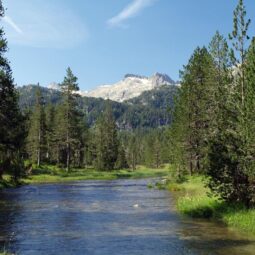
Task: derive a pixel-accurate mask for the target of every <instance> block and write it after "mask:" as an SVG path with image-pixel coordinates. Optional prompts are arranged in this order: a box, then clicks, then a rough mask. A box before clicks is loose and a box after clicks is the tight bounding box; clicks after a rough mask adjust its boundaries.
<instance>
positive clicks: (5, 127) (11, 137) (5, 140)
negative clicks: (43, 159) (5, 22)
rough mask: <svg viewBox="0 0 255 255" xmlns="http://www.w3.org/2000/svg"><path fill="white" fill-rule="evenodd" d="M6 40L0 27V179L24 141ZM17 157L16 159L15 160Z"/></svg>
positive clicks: (18, 155) (21, 118)
mask: <svg viewBox="0 0 255 255" xmlns="http://www.w3.org/2000/svg"><path fill="white" fill-rule="evenodd" d="M3 17H4V7H3V5H2V1H0V18H3ZM7 50H8V48H7V40H6V39H5V38H4V30H3V28H2V27H1V28H0V123H1V125H0V179H1V178H2V174H3V172H4V171H5V170H9V169H10V168H11V167H12V166H13V167H15V165H16V162H19V161H20V160H19V158H20V153H21V147H22V145H23V142H24V138H25V133H24V118H23V116H22V115H21V113H20V110H19V107H18V94H17V91H16V89H15V86H14V81H13V78H12V71H11V67H10V64H9V61H8V60H7V58H6V57H5V53H6V52H7ZM15 159H17V160H15ZM15 173H16V174H15V177H16V176H17V171H15Z"/></svg>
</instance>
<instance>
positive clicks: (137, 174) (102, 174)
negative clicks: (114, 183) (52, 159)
mask: <svg viewBox="0 0 255 255" xmlns="http://www.w3.org/2000/svg"><path fill="white" fill-rule="evenodd" d="M168 174H169V169H168V167H167V166H166V167H164V168H161V169H151V168H146V167H143V166H139V167H138V168H137V169H136V170H134V171H133V170H129V169H123V170H112V171H99V170H95V169H91V168H90V169H71V170H70V171H69V172H68V173H67V172H66V171H65V170H64V169H61V168H58V167H56V166H50V165H45V166H41V167H40V168H36V169H34V170H33V171H32V174H31V175H29V176H27V177H26V178H23V179H21V181H22V183H24V184H37V183H58V182H70V181H84V180H115V179H121V178H126V179H139V178H153V177H162V176H167V175H168Z"/></svg>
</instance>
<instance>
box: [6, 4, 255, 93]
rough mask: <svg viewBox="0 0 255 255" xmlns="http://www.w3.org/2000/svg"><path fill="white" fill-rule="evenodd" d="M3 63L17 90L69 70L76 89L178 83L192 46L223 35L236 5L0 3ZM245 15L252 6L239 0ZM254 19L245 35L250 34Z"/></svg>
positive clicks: (57, 78) (254, 7)
mask: <svg viewBox="0 0 255 255" xmlns="http://www.w3.org/2000/svg"><path fill="white" fill-rule="evenodd" d="M3 4H4V6H5V8H7V10H6V17H5V18H4V20H2V25H3V26H4V28H5V31H6V36H7V39H8V41H9V48H10V50H9V52H8V58H9V60H10V61H11V66H12V69H13V76H14V79H15V82H16V83H17V84H18V85H24V84H31V83H37V82H40V84H41V85H43V86H46V85H47V84H49V83H51V82H61V81H62V80H63V77H64V75H65V70H66V68H67V67H68V66H70V67H71V68H72V70H73V72H74V74H75V75H76V76H77V77H78V78H79V85H80V88H81V89H82V90H91V89H93V88H95V87H96V86H98V85H101V84H110V83H114V82H117V81H119V80H120V79H122V78H123V76H124V75H125V74H126V73H134V74H140V75H147V76H150V75H152V74H153V73H155V72H162V73H167V74H168V75H169V76H171V77H172V78H173V79H175V80H177V79H179V70H180V69H181V68H182V66H183V65H185V64H186V63H187V61H188V59H189V57H190V55H191V54H192V52H193V50H194V49H195V47H197V46H203V45H207V44H208V42H209V41H210V40H211V37H212V36H213V34H214V33H215V31H216V30H219V31H220V32H221V33H223V34H224V35H226V36H227V34H228V33H229V32H230V31H231V30H232V13H233V9H234V8H235V6H236V4H237V0H213V1H211V0H178V1H177V0H54V1H53V0H3ZM245 5H246V6H247V12H248V16H249V17H251V18H252V14H254V13H255V1H254V0H246V1H245ZM254 24H255V18H254V20H253V22H252V25H251V27H250V35H251V36H252V35H255V25H254Z"/></svg>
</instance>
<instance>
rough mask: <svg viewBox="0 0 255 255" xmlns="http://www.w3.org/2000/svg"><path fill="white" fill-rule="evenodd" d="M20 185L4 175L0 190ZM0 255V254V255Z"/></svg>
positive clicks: (0, 182) (0, 181)
mask: <svg viewBox="0 0 255 255" xmlns="http://www.w3.org/2000/svg"><path fill="white" fill-rule="evenodd" d="M19 184H20V183H16V182H15V181H14V180H13V179H12V178H11V176H10V175H8V174H4V175H3V179H2V180H0V190H1V189H5V188H14V187H17V186H19ZM0 255H1V253H0Z"/></svg>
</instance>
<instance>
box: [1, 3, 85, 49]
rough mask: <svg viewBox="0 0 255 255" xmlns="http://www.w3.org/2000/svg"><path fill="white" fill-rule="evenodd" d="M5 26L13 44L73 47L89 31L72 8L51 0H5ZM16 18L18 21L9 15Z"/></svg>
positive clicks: (8, 37) (41, 46) (83, 39)
mask: <svg viewBox="0 0 255 255" xmlns="http://www.w3.org/2000/svg"><path fill="white" fill-rule="evenodd" d="M5 7H7V11H6V14H7V15H6V16H5V18H4V19H3V20H4V21H5V22H4V23H5V24H4V28H5V32H6V36H7V39H8V41H9V42H10V43H11V44H16V45H25V46H32V47H40V48H72V47H75V46H77V45H79V44H81V43H82V42H84V41H85V40H86V39H87V37H88V30H87V28H86V26H85V24H84V23H83V21H82V20H81V18H79V17H78V15H76V14H75V13H73V12H72V11H71V10H70V8H69V9H68V8H67V7H66V6H64V4H62V3H61V2H60V1H58V4H57V2H55V1H52V0H19V1H13V0H6V1H5ZM10 17H12V18H14V17H15V22H14V21H13V20H12V19H11V18H10Z"/></svg>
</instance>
